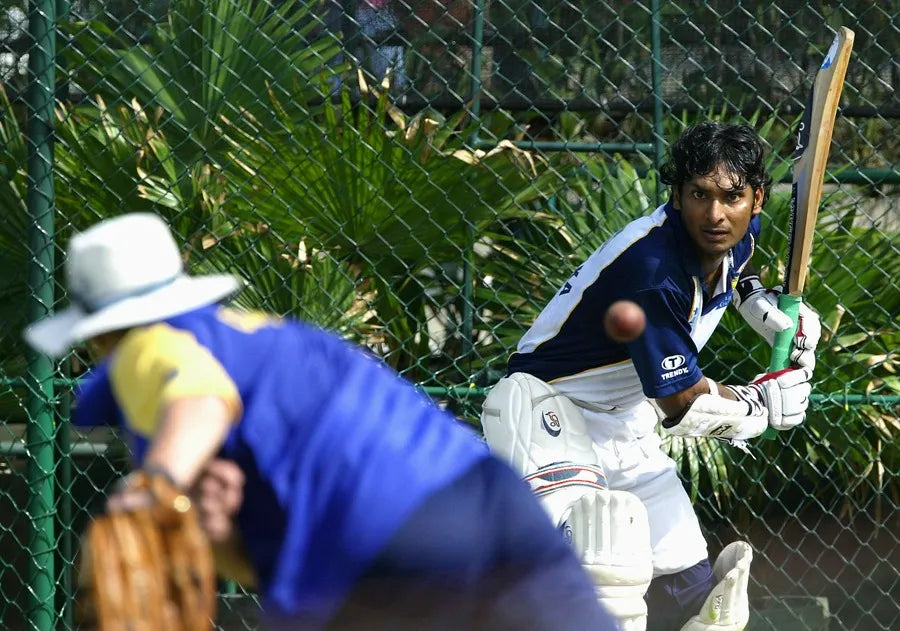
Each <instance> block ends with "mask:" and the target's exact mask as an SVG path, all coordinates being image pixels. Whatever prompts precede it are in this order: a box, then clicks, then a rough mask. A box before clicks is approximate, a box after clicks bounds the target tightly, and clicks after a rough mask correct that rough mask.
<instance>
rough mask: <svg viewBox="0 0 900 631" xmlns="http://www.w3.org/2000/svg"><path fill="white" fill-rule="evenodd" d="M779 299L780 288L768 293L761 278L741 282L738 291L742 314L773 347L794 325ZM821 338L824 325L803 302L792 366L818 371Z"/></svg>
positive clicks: (795, 338) (739, 308) (793, 344)
mask: <svg viewBox="0 0 900 631" xmlns="http://www.w3.org/2000/svg"><path fill="white" fill-rule="evenodd" d="M779 295H781V287H780V286H778V287H774V288H772V289H766V288H765V287H763V284H762V283H761V282H760V280H759V276H748V277H746V278H743V279H741V282H740V283H739V284H738V290H737V291H736V292H735V293H734V303H735V305H737V308H738V312H739V313H740V314H741V316H742V317H743V318H744V320H745V321H746V322H747V324H749V325H750V327H751V328H752V329H753V330H754V331H756V332H757V333H759V334H760V335H761V336H762V337H763V338H764V339H765V340H766V341H767V342H768V343H769V346H772V345H773V344H774V342H775V334H776V333H780V332H781V331H786V330H788V329H789V328H791V327H792V326H793V325H794V323H793V321H792V320H791V318H790V317H789V316H788V315H786V314H785V313H784V312H783V311H781V310H780V309H779V308H778V296H779ZM821 336H822V323H821V321H820V320H819V316H818V314H817V313H816V312H815V311H813V310H812V309H810V308H809V307H808V306H807V305H806V303H803V302H801V303H800V314H799V316H798V318H797V334H796V335H795V336H794V339H793V340H792V343H791V362H792V363H793V364H795V365H797V366H801V367H805V368H809V369H810V370H813V369H814V368H815V367H816V346H817V345H818V344H819V338H820V337H821Z"/></svg>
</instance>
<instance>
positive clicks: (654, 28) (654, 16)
mask: <svg viewBox="0 0 900 631" xmlns="http://www.w3.org/2000/svg"><path fill="white" fill-rule="evenodd" d="M650 13H651V17H650V49H651V50H650V54H651V56H652V57H653V63H652V64H651V66H650V67H651V71H650V72H651V83H652V84H653V149H654V151H653V167H654V168H655V169H656V172H657V173H659V167H660V165H661V164H662V159H663V151H664V150H665V147H664V145H663V136H662V134H663V132H662V123H663V120H662V119H663V94H662V42H661V38H660V19H661V15H660V8H659V0H651V2H650ZM661 203H662V187H661V186H659V184H658V183H657V186H656V205H657V206H659V205H660V204H661Z"/></svg>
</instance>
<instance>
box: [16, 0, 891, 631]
mask: <svg viewBox="0 0 900 631" xmlns="http://www.w3.org/2000/svg"><path fill="white" fill-rule="evenodd" d="M898 20H900V3H898V2H896V1H894V0H892V1H890V2H881V3H872V2H868V1H866V0H843V1H841V2H832V3H813V2H809V3H803V2H790V3H785V2H769V3H767V2H740V1H737V2H736V1H735V0H727V1H725V0H721V1H720V0H704V2H684V1H682V2H659V1H658V0H644V1H628V2H597V1H584V0H578V1H575V0H359V1H347V0H324V1H317V2H312V1H302V0H281V1H276V0H172V1H170V2H167V1H164V0H155V1H153V2H136V1H129V0H109V1H106V2H104V1H100V0H72V1H71V2H67V1H66V0H60V1H58V2H57V1H55V0H40V1H38V0H34V1H32V2H28V3H26V2H24V1H10V2H6V3H4V5H3V8H2V9H0V81H2V93H0V134H2V143H0V211H2V214H3V217H4V221H3V222H2V225H0V266H2V269H3V271H4V273H3V274H2V275H0V287H2V292H3V296H4V297H5V300H4V301H3V302H2V304H0V314H2V315H0V335H2V339H3V342H4V343H3V352H2V355H0V380H2V381H0V384H2V385H0V506H2V510H0V626H2V627H3V628H5V629H20V628H21V629H25V628H33V629H41V630H43V629H51V628H54V629H63V628H64V629H69V628H74V627H73V626H72V621H71V605H72V599H73V595H74V589H73V583H72V568H73V563H74V559H75V552H76V550H77V537H78V535H79V533H80V532H81V529H82V528H83V525H84V523H85V521H86V519H88V517H89V515H90V512H91V511H92V510H93V509H94V507H96V506H97V504H98V503H99V502H100V501H102V497H103V494H104V492H105V490H106V489H107V487H108V485H109V484H110V483H111V482H112V481H113V480H114V479H116V478H117V477H118V476H119V475H121V474H122V473H123V472H124V471H126V470H127V469H128V467H129V462H128V454H127V450H126V449H125V448H124V446H123V445H121V443H120V442H118V440H117V437H116V434H115V432H114V431H112V430H109V431H93V432H91V433H81V432H79V431H77V430H74V429H71V428H70V426H69V423H68V419H69V402H70V394H71V389H72V384H73V379H77V378H78V376H79V375H80V374H82V373H83V371H84V370H85V369H86V367H87V366H88V365H89V360H88V358H87V357H86V356H85V355H84V354H83V353H82V352H80V351H78V350H76V351H75V352H73V353H72V354H71V355H70V356H69V357H67V358H66V359H65V360H64V361H63V362H61V363H59V364H50V363H49V361H48V360H47V359H46V358H43V357H38V356H35V355H33V354H31V353H29V351H28V350H27V349H26V348H25V347H24V345H23V343H22V341H21V336H20V332H21V329H22V327H23V326H24V325H25V324H26V323H27V322H28V321H30V320H33V319H35V318H38V317H41V316H42V315H44V314H45V313H48V312H49V311H52V310H53V309H57V308H61V307H63V306H64V305H65V304H66V296H65V291H64V287H63V284H62V276H61V269H60V265H59V262H60V261H61V260H62V255H63V252H64V249H65V246H66V243H67V241H68V238H69V237H70V235H71V234H72V233H73V232H74V231H77V230H79V229H82V228H84V227H85V226H87V225H90V224H91V223H94V222H96V221H97V220H100V219H102V218H106V217H110V216H113V215H118V214H121V213H124V212H134V211H151V212H156V213H159V214H161V215H162V216H164V217H165V218H166V219H167V220H169V221H170V223H171V225H172V226H173V229H174V231H175V232H176V233H177V235H178V236H179V237H180V238H181V239H182V240H183V242H184V244H185V250H184V256H185V261H186V262H187V264H188V266H189V268H190V269H191V270H193V271H196V272H198V273H202V272H207V271H212V270H227V271H230V272H232V273H237V274H240V275H242V276H244V277H245V278H247V279H248V280H249V281H250V284H249V289H248V291H246V292H244V293H243V294H242V295H241V296H240V298H239V302H240V304H241V305H242V306H245V307H252V308H263V309H268V310H271V311H275V312H278V313H282V314H292V315H296V316H299V317H302V318H306V319H308V320H310V321H313V322H316V323H317V324H321V325H322V326H325V327H328V328H331V329H334V330H337V331H339V332H340V333H341V334H343V335H344V336H346V337H347V338H349V339H352V340H354V341H356V342H359V343H361V344H364V345H366V346H367V347H369V348H370V349H372V350H373V351H374V352H376V353H377V354H378V355H379V356H381V357H382V358H384V360H385V361H386V362H388V363H389V364H390V365H392V366H394V367H395V368H396V369H398V370H399V371H400V372H402V373H403V374H404V375H405V376H406V377H408V378H409V379H411V380H413V381H414V382H416V383H418V384H419V385H420V386H421V387H422V388H424V389H425V391H426V392H428V393H429V394H431V395H432V396H434V397H435V398H437V399H439V400H441V402H442V403H443V404H445V405H447V406H448V407H449V408H450V409H451V410H453V411H454V412H455V413H456V414H457V415H458V416H459V417H460V419H461V420H462V421H463V422H468V423H471V424H473V425H477V422H478V421H477V419H478V412H479V405H480V401H481V398H482V396H483V394H484V392H485V389H486V388H488V387H489V386H490V385H491V384H492V383H493V382H494V381H496V379H497V378H498V377H500V376H501V375H502V374H503V372H504V370H505V361H506V357H507V356H508V354H509V352H511V351H512V350H513V349H514V347H515V344H516V341H517V339H518V337H519V336H520V335H521V334H522V333H523V332H524V331H525V329H526V328H527V327H528V326H529V325H530V323H531V322H532V321H533V319H534V317H535V316H536V315H537V313H538V312H539V310H540V309H541V308H542V306H543V305H544V304H545V302H546V301H547V300H548V298H549V297H550V296H551V295H552V294H553V293H554V292H555V291H556V290H557V288H558V287H559V286H561V285H562V283H563V282H564V281H565V279H566V278H567V277H568V276H569V274H570V272H571V270H572V269H573V268H574V267H575V266H577V265H578V264H579V263H580V262H581V261H582V260H583V259H584V258H585V257H586V256H587V255H588V254H589V253H590V252H591V251H592V250H593V249H595V248H596V247H597V246H598V245H599V244H601V243H602V242H603V241H604V240H605V239H606V238H608V237H609V236H610V235H612V234H613V233H614V232H615V231H617V230H618V229H619V228H621V227H622V226H623V225H624V224H625V223H627V222H628V221H630V220H631V219H633V218H635V217H638V216H641V215H644V214H646V213H648V212H650V211H651V210H652V209H653V208H654V207H655V206H656V205H657V204H658V203H660V202H661V201H663V200H664V199H665V198H666V191H665V190H664V189H663V188H662V187H661V186H659V185H658V182H657V178H656V168H657V167H658V165H659V163H660V160H661V157H662V153H663V152H664V150H665V147H666V145H667V143H668V142H670V141H671V140H672V139H674V137H675V136H677V134H678V133H679V132H680V130H682V129H683V128H684V127H685V125H687V124H689V123H691V122H695V121H698V120H701V119H705V118H714V119H719V120H729V121H738V120H740V121H747V122H750V123H751V124H753V125H754V126H755V127H756V128H757V129H758V130H759V131H760V133H761V135H762V136H763V138H764V139H765V141H766V142H767V144H768V146H769V149H770V158H769V159H770V168H771V172H772V173H773V175H774V177H775V179H776V181H777V182H779V183H780V184H779V185H776V187H775V190H774V194H773V198H772V200H771V201H770V203H769V204H768V205H767V208H766V212H765V221H764V233H763V237H762V239H761V241H760V243H759V247H758V251H757V254H756V263H757V265H758V267H760V269H761V271H762V276H763V279H764V280H765V281H766V282H767V283H768V284H769V285H773V284H776V283H777V282H779V279H780V276H781V273H782V272H783V269H784V264H785V254H786V253H785V244H786V239H787V234H786V232H787V225H788V222H787V213H788V206H787V202H788V196H789V187H788V186H787V183H788V182H789V181H790V154H791V150H792V149H793V144H794V139H795V136H794V128H795V125H796V122H797V120H798V118H799V115H800V113H801V110H802V107H803V104H804V100H805V97H806V93H807V90H808V89H809V84H810V82H811V77H812V74H813V73H814V72H815V69H816V68H817V66H818V64H819V63H820V61H821V59H822V57H823V55H824V53H825V51H826V50H827V47H828V45H829V44H830V42H831V39H832V36H833V33H834V30H835V29H836V28H837V27H839V26H842V25H844V26H849V27H851V28H853V29H854V30H855V31H856V34H857V37H856V43H855V47H854V53H853V58H852V61H851V65H850V68H849V71H848V74H847V79H846V85H845V89H844V94H843V98H842V101H841V107H840V110H839V115H838V121H837V124H836V128H835V133H834V142H833V144H832V151H831V155H830V160H829V168H828V173H827V176H826V188H825V195H824V197H823V205H822V209H821V212H820V218H819V224H818V229H817V235H816V244H815V251H814V257H813V261H812V263H811V269H810V280H809V283H808V291H807V295H806V300H807V302H808V303H809V304H811V305H812V306H813V307H814V308H815V309H816V310H817V311H818V312H819V313H820V314H821V316H822V320H823V323H824V326H825V333H824V338H823V341H822V343H821V346H820V352H819V357H818V361H819V364H818V368H817V370H816V375H815V386H814V393H815V394H814V409H812V411H811V413H810V414H809V417H808V419H807V422H806V423H805V425H804V427H803V428H802V429H800V430H797V431H794V432H791V433H790V434H789V435H788V436H784V437H782V438H781V439H779V440H778V441H772V442H767V443H765V444H758V445H756V446H755V447H754V453H755V457H754V456H749V455H747V454H743V453H741V452H735V451H733V450H730V449H728V448H727V447H722V446H721V445H720V444H718V443H708V442H704V441H680V440H673V439H670V440H668V442H667V445H666V446H667V448H668V449H669V451H670V453H671V454H672V456H673V457H674V458H675V460H676V462H677V463H678V464H679V467H680V470H681V472H682V473H683V479H684V483H685V485H686V487H687V488H688V490H689V492H690V493H691V495H692V497H694V498H695V502H696V506H697V510H698V513H699V514H700V515H701V520H702V523H703V526H704V528H705V529H706V532H707V535H708V538H709V541H710V547H711V552H713V553H715V552H716V551H717V549H720V548H721V547H723V546H724V545H725V544H726V543H728V542H729V541H731V540H733V539H736V538H743V539H747V540H749V541H751V542H752V543H753V545H754V548H755V550H756V560H755V561H754V572H753V582H752V585H751V596H752V597H753V604H754V611H755V615H754V618H753V621H752V622H751V627H748V628H752V629H763V628H785V627H786V626H787V625H788V624H790V625H792V627H793V628H798V629H803V628H806V629H825V628H829V629H893V628H897V627H898V626H900V608H898V605H897V602H898V600H900V579H898V576H900V558H898V556H897V554H898V553H897V550H900V545H898V544H900V541H898V538H897V534H896V533H897V532H900V530H898V527H897V526H898V520H900V511H898V503H900V486H898V484H897V474H898V469H900V446H898V444H900V443H898V433H900V423H898V420H897V418H898V416H897V412H898V402H900V380H898V377H897V375H896V371H897V351H896V349H897V348H898V342H900V327H898V323H897V315H896V314H897V313H900V291H898V289H900V287H898V281H897V278H900V256H898V253H900V239H898V234H900V212H898V203H900V202H898V199H900V198H898V192H897V191H898V184H900V166H898V153H900V152H898V144H900V143H898V136H897V134H896V132H895V128H896V125H897V119H898V118H900V107H898V104H897V100H896V96H895V95H896V88H897V84H898V82H900V66H898V63H897V56H896V54H895V53H896V50H895V49H894V48H893V47H892V46H891V45H890V42H891V41H894V40H895V39H896V37H897V36H898V31H900V26H898ZM707 348H708V349H712V350H708V351H704V355H703V356H702V357H701V359H702V363H703V368H704V372H706V373H707V374H710V375H713V376H714V377H715V378H716V379H717V380H720V381H726V382H727V381H745V380H747V379H750V378H752V377H753V376H754V375H755V374H756V373H758V372H761V371H762V369H763V368H764V366H765V363H766V358H767V357H768V351H767V349H766V346H765V343H764V342H762V341H761V340H759V339H758V338H757V337H756V336H755V334H754V333H753V332H752V331H751V330H750V329H749V327H747V326H746V325H744V324H743V323H742V320H741V319H740V318H739V317H737V316H735V315H733V314H730V313H729V314H728V315H726V317H725V319H724V321H723V325H722V327H721V329H720V331H719V332H717V333H716V334H715V336H714V337H713V339H712V340H711V341H710V343H709V345H708V347H707ZM221 602H222V606H221V607H220V610H221V612H222V620H221V621H220V626H221V628H229V629H231V628H234V629H243V628H247V629H251V628H256V626H257V617H258V616H257V613H258V612H257V608H258V603H257V602H256V600H255V599H253V597H252V594H249V595H248V594H246V592H244V590H242V589H240V588H239V587H237V586H235V585H232V584H223V586H222V601H221Z"/></svg>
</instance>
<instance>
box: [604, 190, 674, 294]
mask: <svg viewBox="0 0 900 631" xmlns="http://www.w3.org/2000/svg"><path fill="white" fill-rule="evenodd" d="M629 228H630V230H626V231H623V233H624V234H623V236H624V237H625V238H628V237H629V236H630V237H632V238H631V239H629V242H628V244H627V246H626V247H624V248H622V251H621V254H620V255H619V256H618V257H617V258H616V260H615V261H614V262H613V264H612V265H611V266H610V273H611V275H612V276H614V277H615V278H618V279H620V281H621V282H622V283H623V284H626V285H627V286H628V287H629V291H627V292H624V294H625V295H626V296H627V295H628V294H632V293H635V292H639V291H645V290H652V289H662V288H667V289H669V290H674V291H679V290H683V291H684V292H687V291H688V290H689V289H690V285H691V277H690V274H689V273H688V272H687V268H686V266H685V262H686V256H687V253H685V252H684V251H683V248H684V244H683V240H682V239H680V238H679V234H678V230H679V225H678V223H677V222H676V221H673V220H672V219H671V217H670V215H669V213H668V212H667V209H666V206H660V207H659V208H658V209H657V210H656V211H654V213H653V214H651V215H648V216H647V217H642V218H640V219H638V220H636V221H634V222H632V223H631V224H629Z"/></svg>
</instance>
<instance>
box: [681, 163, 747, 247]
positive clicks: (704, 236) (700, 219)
mask: <svg viewBox="0 0 900 631" xmlns="http://www.w3.org/2000/svg"><path fill="white" fill-rule="evenodd" d="M762 198H763V190H762V189H758V190H754V189H753V187H751V186H750V185H749V184H744V185H743V186H741V185H740V178H738V177H737V176H735V175H734V174H733V173H731V172H729V171H727V170H724V169H721V168H719V169H716V170H715V171H712V172H711V173H707V174H706V175H703V176H697V177H695V178H693V179H691V180H689V181H687V182H685V183H684V184H683V185H682V186H681V187H680V189H678V190H676V191H675V195H674V197H673V199H672V203H673V204H674V206H675V208H676V209H678V210H680V211H681V219H682V222H683V223H684V227H685V229H686V230H687V232H688V234H689V235H690V237H691V240H692V241H693V242H694V246H695V247H696V249H697V253H698V254H699V255H700V259H701V262H703V263H708V264H715V263H718V262H720V261H721V260H722V258H723V257H724V256H725V255H726V254H727V253H728V251H729V250H731V248H733V247H734V246H735V245H736V244H737V243H738V242H740V240H741V239H743V238H744V235H745V234H747V228H748V227H749V225H750V220H751V219H752V218H753V217H755V216H756V215H758V214H759V213H760V212H761V211H762Z"/></svg>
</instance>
